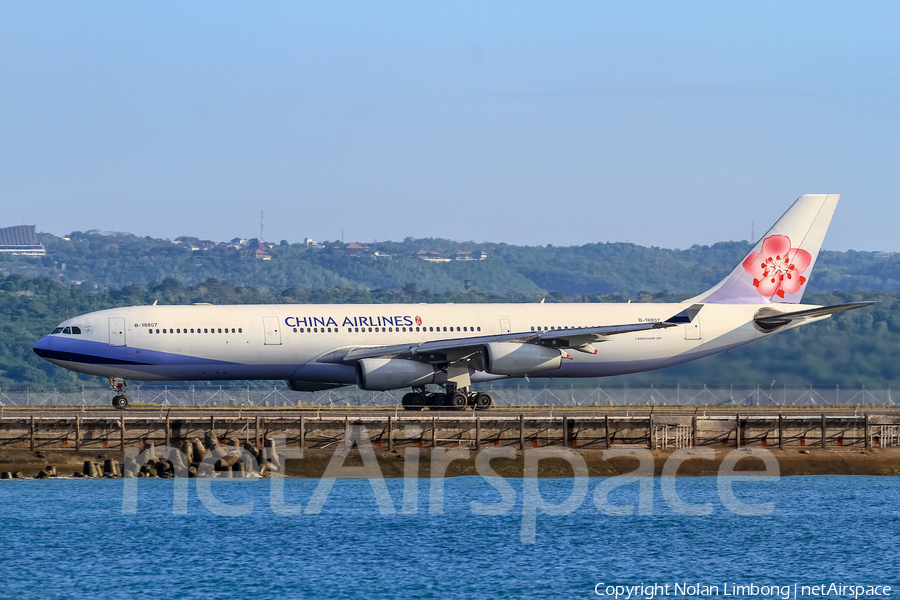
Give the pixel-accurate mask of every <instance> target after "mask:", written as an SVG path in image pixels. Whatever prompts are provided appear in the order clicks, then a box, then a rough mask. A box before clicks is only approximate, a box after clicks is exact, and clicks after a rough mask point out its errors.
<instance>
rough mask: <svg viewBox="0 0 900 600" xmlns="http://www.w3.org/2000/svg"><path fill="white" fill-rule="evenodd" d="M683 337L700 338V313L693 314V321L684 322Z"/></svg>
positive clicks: (689, 338)
mask: <svg viewBox="0 0 900 600" xmlns="http://www.w3.org/2000/svg"><path fill="white" fill-rule="evenodd" d="M684 339H686V340H699V339H700V315H695V316H694V320H693V321H691V322H690V323H685V324H684Z"/></svg>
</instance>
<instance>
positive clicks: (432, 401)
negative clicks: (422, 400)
mask: <svg viewBox="0 0 900 600" xmlns="http://www.w3.org/2000/svg"><path fill="white" fill-rule="evenodd" d="M428 406H430V407H431V410H443V409H444V408H446V406H447V394H430V395H429V396H428Z"/></svg>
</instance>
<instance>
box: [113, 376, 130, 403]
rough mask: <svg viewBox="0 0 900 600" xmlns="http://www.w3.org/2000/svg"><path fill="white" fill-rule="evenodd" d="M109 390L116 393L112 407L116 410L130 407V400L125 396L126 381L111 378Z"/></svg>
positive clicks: (119, 378)
mask: <svg viewBox="0 0 900 600" xmlns="http://www.w3.org/2000/svg"><path fill="white" fill-rule="evenodd" d="M109 389H111V390H112V391H114V392H115V393H116V395H115V396H113V399H112V405H113V406H115V407H116V408H125V407H126V406H128V398H127V397H126V396H125V380H124V379H122V378H121V377H110V378H109Z"/></svg>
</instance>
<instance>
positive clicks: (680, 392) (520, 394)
mask: <svg viewBox="0 0 900 600" xmlns="http://www.w3.org/2000/svg"><path fill="white" fill-rule="evenodd" d="M479 390H483V391H487V392H489V393H490V394H491V395H492V396H493V398H494V403H495V404H496V405H498V406H531V407H536V406H584V407H591V406H621V405H648V406H677V405H688V406H777V405H785V406H836V405H850V406H859V405H888V406H893V405H894V403H895V402H894V400H893V396H892V394H893V392H892V390H891V388H865V387H862V388H857V389H849V388H841V387H833V388H823V387H812V386H810V387H802V388H791V387H774V386H756V387H746V386H723V385H701V386H691V387H685V386H675V387H654V386H648V387H607V386H602V385H598V386H595V387H575V386H572V387H550V386H547V387H543V388H532V387H496V388H494V387H491V386H479ZM407 391H408V390H391V391H386V392H372V391H365V390H360V389H358V388H356V387H348V388H341V389H336V390H327V391H321V392H293V391H291V390H288V389H287V388H284V387H278V386H274V387H272V388H252V387H246V388H238V387H225V386H223V387H220V388H210V387H205V386H204V387H197V386H186V387H184V386H163V387H159V386H144V387H142V386H140V385H132V386H129V388H128V399H129V401H130V402H131V403H132V404H149V405H156V406H216V407H223V406H230V407H238V406H245V407H261V406H270V407H278V406H281V407H287V406H299V405H307V406H308V405H315V406H336V407H341V406H353V407H358V406H400V401H401V399H402V398H403V395H404V394H405V393H407ZM113 395H114V394H113V392H112V391H109V390H104V389H97V388H86V389H83V390H81V391H75V392H72V391H65V392H61V391H56V390H51V391H46V390H45V391H34V390H29V389H24V390H14V389H0V406H109V405H110V404H111V401H112V397H113Z"/></svg>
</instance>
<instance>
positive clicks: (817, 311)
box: [753, 302, 875, 327]
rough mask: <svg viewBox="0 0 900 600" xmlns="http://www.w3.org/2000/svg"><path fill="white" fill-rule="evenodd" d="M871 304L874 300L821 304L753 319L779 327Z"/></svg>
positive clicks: (758, 322)
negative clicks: (815, 306)
mask: <svg viewBox="0 0 900 600" xmlns="http://www.w3.org/2000/svg"><path fill="white" fill-rule="evenodd" d="M871 304H875V302H849V303H847V304H834V305H832V306H821V307H819V308H810V309H808V310H795V311H792V312H785V313H780V314H777V315H765V316H761V317H756V318H755V319H753V320H754V321H755V322H756V323H757V324H758V325H760V326H762V327H780V326H783V325H787V324H788V323H791V322H792V321H806V320H809V319H818V318H820V317H827V316H828V315H833V314H836V313H841V312H845V311H848V310H853V309H856V308H862V307H864V306H869V305H871Z"/></svg>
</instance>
